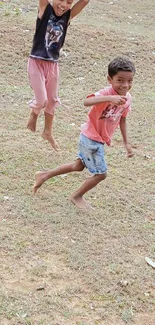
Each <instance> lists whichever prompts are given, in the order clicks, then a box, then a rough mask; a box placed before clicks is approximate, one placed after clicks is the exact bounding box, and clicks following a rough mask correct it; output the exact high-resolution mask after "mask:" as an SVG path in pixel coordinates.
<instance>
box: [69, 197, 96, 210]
mask: <svg viewBox="0 0 155 325" xmlns="http://www.w3.org/2000/svg"><path fill="white" fill-rule="evenodd" d="M70 200H71V202H73V203H74V204H75V205H76V206H77V207H78V208H79V209H82V210H88V209H93V207H92V206H91V205H90V204H89V203H88V202H87V201H86V200H85V199H84V198H83V197H81V196H76V195H72V196H71V197H70Z"/></svg>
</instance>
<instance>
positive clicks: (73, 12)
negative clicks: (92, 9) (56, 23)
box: [70, 0, 90, 19]
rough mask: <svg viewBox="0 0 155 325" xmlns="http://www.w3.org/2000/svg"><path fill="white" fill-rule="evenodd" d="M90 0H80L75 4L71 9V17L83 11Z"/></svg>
mask: <svg viewBox="0 0 155 325" xmlns="http://www.w3.org/2000/svg"><path fill="white" fill-rule="evenodd" d="M89 1H90V0H79V1H78V2H77V3H75V5H74V6H73V7H72V9H71V16H70V19H72V18H74V17H75V16H77V15H78V14H79V13H80V12H81V11H82V9H83V8H84V7H85V6H87V4H88V3H89Z"/></svg>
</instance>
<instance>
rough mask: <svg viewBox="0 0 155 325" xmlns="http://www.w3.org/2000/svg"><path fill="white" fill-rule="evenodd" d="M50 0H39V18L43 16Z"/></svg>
mask: <svg viewBox="0 0 155 325" xmlns="http://www.w3.org/2000/svg"><path fill="white" fill-rule="evenodd" d="M48 3H49V1H48V0H39V18H41V16H42V15H43V13H44V10H45V8H46V7H47V5H48Z"/></svg>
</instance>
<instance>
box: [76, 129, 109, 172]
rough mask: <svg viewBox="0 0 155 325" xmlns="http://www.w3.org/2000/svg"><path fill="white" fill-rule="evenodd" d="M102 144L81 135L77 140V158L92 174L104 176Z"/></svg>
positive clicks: (104, 166) (105, 169) (105, 167)
mask: <svg viewBox="0 0 155 325" xmlns="http://www.w3.org/2000/svg"><path fill="white" fill-rule="evenodd" d="M104 155H105V154H104V144H103V143H101V142H97V141H94V140H91V139H89V138H87V137H86V136H85V135H83V134H82V133H81V134H80V139H79V152H78V158H80V159H81V161H82V163H83V164H84V166H85V167H86V168H87V169H88V170H89V171H90V173H92V174H105V173H106V171H107V165H106V162H105V159H104Z"/></svg>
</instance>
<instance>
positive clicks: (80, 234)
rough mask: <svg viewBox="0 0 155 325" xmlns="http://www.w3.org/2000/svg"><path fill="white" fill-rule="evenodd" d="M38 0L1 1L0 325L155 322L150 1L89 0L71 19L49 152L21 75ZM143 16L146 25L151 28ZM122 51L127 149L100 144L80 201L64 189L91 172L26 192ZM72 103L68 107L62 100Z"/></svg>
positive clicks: (66, 144)
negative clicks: (100, 178) (127, 79)
mask: <svg viewBox="0 0 155 325" xmlns="http://www.w3.org/2000/svg"><path fill="white" fill-rule="evenodd" d="M37 5H38V4H37V2H34V1H30V0H27V1H25V0H22V2H21V1H18V0H15V1H4V2H3V1H2V2H0V13H1V21H0V34H1V50H0V63H1V64H0V65H1V74H0V91H1V104H0V109H1V118H0V129H1V148H0V150H1V153H0V162H1V175H0V179H1V196H0V200H1V214H0V246H1V250H0V288H1V290H0V324H1V325H116V324H118V325H123V324H125V323H127V324H135V325H144V324H147V325H155V273H154V272H155V271H154V269H153V268H151V266H149V265H148V264H147V263H146V261H145V257H146V256H148V257H150V258H152V259H153V260H155V180H154V175H155V126H154V121H155V110H154V109H155V91H154V89H155V78H154V74H155V47H154V27H155V23H154V12H153V5H152V0H147V1H143V0H141V1H139V0H137V1H133V0H130V1H128V2H126V1H125V0H114V1H113V2H110V1H109V2H107V1H103V0H100V1H99V0H94V1H93V0H92V1H90V4H89V6H88V7H87V9H86V10H85V11H84V12H83V13H82V14H81V15H80V16H79V17H77V18H76V19H75V20H74V21H73V22H72V23H71V26H70V27H69V29H68V35H67V38H66V43H65V46H64V49H63V52H62V55H61V58H60V71H61V81H60V91H59V95H60V97H61V100H62V106H60V107H59V108H58V109H57V110H56V115H55V122H54V132H55V137H56V139H57V140H58V142H59V144H60V146H61V151H60V152H59V153H57V154H56V153H55V152H54V151H53V150H52V149H51V147H50V145H49V144H48V143H46V142H44V140H43V139H42V138H41V137H40V133H41V131H42V128H43V122H44V121H43V115H42V116H40V118H39V123H38V126H37V132H36V133H35V134H32V133H31V132H29V131H28V130H27V129H26V124H27V120H28V116H29V109H28V104H27V103H28V101H29V100H30V99H31V97H32V92H31V89H30V87H29V83H28V78H27V71H26V70H27V59H28V56H29V53H30V50H31V45H32V38H33V33H34V28H35V19H36V15H37ZM150 26H151V27H150ZM118 55H124V56H127V57H129V58H130V59H131V60H133V61H134V63H135V65H136V69H137V73H136V76H135V81H134V85H133V88H132V91H131V93H132V97H133V105H132V112H131V114H130V115H129V118H128V132H129V136H130V139H131V143H132V144H133V145H134V146H135V149H134V151H135V156H134V157H133V158H132V159H130V160H128V159H127V158H126V153H125V150H124V148H123V145H122V140H121V136H120V133H119V130H118V132H116V134H115V137H114V139H113V146H112V147H111V148H108V147H106V160H107V164H108V177H107V179H106V180H105V181H104V182H102V183H101V184H99V185H98V187H96V188H95V189H93V190H92V191H91V192H90V193H89V194H88V195H87V198H88V200H89V201H90V202H91V204H92V205H93V207H94V208H95V209H94V210H93V211H91V212H87V213H85V212H82V211H79V210H78V209H76V207H75V206H74V205H72V204H71V203H70V202H69V200H68V197H69V196H70V193H72V192H73V191H74V190H75V189H76V188H77V187H78V186H79V185H80V184H81V182H83V180H84V179H85V178H86V177H87V176H88V173H87V171H84V172H83V173H80V174H70V175H67V176H66V177H57V178H54V179H52V180H49V181H48V182H47V183H46V184H44V185H43V186H42V188H41V189H40V190H39V191H38V193H37V195H36V196H35V197H33V196H32V190H31V189H32V185H33V182H34V174H35V172H36V171H37V170H42V169H49V168H53V167H55V166H57V165H58V164H61V163H62V162H69V161H72V160H74V159H75V158H76V154H77V142H78V137H79V131H80V125H81V123H83V122H84V121H85V119H86V115H87V110H86V109H85V108H84V106H83V100H84V98H85V97H86V95H87V94H89V93H91V92H94V91H97V90H99V89H100V88H102V87H104V86H106V85H107V80H106V75H107V65H108V63H109V61H110V60H111V59H112V58H114V57H115V56H118ZM66 106H67V107H68V109H67V108H66Z"/></svg>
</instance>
